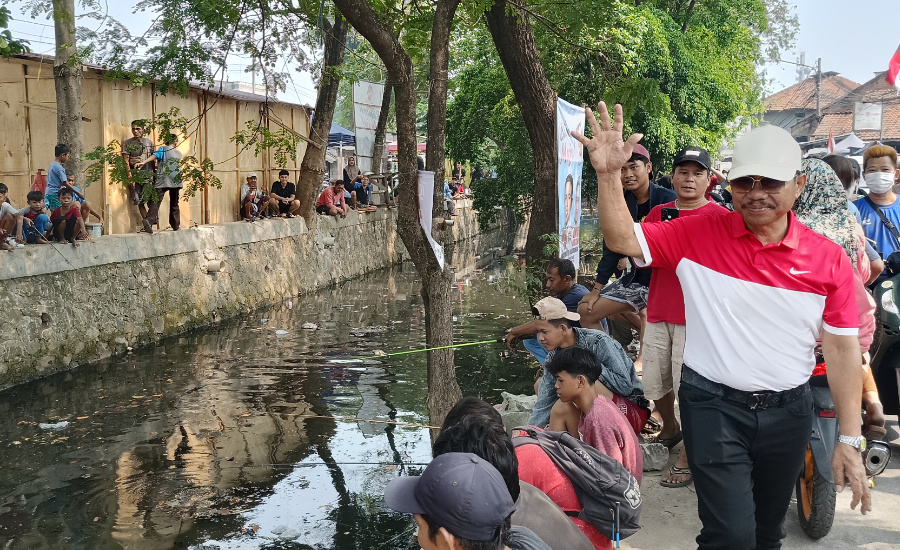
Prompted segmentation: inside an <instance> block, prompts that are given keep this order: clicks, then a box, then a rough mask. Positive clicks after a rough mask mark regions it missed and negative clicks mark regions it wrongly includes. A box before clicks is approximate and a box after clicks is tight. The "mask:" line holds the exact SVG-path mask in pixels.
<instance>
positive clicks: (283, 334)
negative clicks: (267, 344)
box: [275, 329, 290, 338]
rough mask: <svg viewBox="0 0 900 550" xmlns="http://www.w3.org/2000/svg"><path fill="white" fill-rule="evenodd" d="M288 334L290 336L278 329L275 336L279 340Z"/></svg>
mask: <svg viewBox="0 0 900 550" xmlns="http://www.w3.org/2000/svg"><path fill="white" fill-rule="evenodd" d="M288 334H290V333H289V332H288V331H286V330H281V329H278V330H276V331H275V336H277V337H279V338H284V337H285V336H287V335H288Z"/></svg>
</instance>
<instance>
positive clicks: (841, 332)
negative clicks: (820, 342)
mask: <svg viewBox="0 0 900 550" xmlns="http://www.w3.org/2000/svg"><path fill="white" fill-rule="evenodd" d="M822 327H823V328H824V329H825V330H827V331H828V332H830V333H831V334H834V335H835V336H858V335H859V328H837V327H833V326H831V325H829V324H828V323H825V322H823V323H822Z"/></svg>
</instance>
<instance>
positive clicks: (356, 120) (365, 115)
mask: <svg viewBox="0 0 900 550" xmlns="http://www.w3.org/2000/svg"><path fill="white" fill-rule="evenodd" d="M380 114H381V107H375V106H374V105H363V104H362V103H354V104H353V125H354V126H356V129H357V130H359V129H360V128H365V129H366V130H375V128H377V127H378V116H379V115H380Z"/></svg>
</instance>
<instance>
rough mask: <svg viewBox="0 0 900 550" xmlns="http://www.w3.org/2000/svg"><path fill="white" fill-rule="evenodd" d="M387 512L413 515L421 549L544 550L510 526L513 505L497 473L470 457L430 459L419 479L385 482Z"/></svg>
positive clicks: (530, 534)
mask: <svg viewBox="0 0 900 550" xmlns="http://www.w3.org/2000/svg"><path fill="white" fill-rule="evenodd" d="M384 503H385V505H387V507H388V508H390V509H392V510H396V511H398V512H403V513H407V514H413V516H414V518H415V521H416V526H417V527H418V540H419V546H421V547H422V548H423V549H424V550H432V549H435V550H438V549H439V550H472V549H475V548H477V549H479V550H550V547H549V546H547V545H546V544H545V543H544V542H543V541H542V540H541V539H540V538H538V536H537V535H535V534H534V533H533V532H532V531H531V530H529V529H527V528H525V527H511V525H510V516H511V515H512V513H513V511H515V509H516V505H515V503H514V502H513V500H512V497H511V496H510V495H509V490H507V488H506V484H505V483H504V482H503V478H502V477H501V476H500V473H499V472H498V471H497V470H496V468H494V467H493V466H491V465H490V464H489V463H488V462H487V461H486V460H484V459H482V458H480V457H478V456H477V455H474V454H471V453H447V454H443V455H440V456H438V457H436V458H435V459H434V460H432V461H431V463H430V464H429V465H428V467H426V468H425V471H424V472H422V475H421V476H419V477H399V478H397V479H394V480H391V482H390V483H388V485H387V487H386V488H385V491H384Z"/></svg>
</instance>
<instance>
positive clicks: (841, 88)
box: [764, 72, 859, 111]
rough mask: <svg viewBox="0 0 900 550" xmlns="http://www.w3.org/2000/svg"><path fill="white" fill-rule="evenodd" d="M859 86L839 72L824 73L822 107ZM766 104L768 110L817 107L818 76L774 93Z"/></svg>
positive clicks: (767, 99)
mask: <svg viewBox="0 0 900 550" xmlns="http://www.w3.org/2000/svg"><path fill="white" fill-rule="evenodd" d="M857 87H859V84H857V83H856V82H853V81H852V80H850V79H848V78H844V77H843V76H841V75H839V74H837V73H833V72H828V73H822V107H826V106H828V105H831V104H832V103H834V102H835V101H837V100H839V99H841V98H842V97H844V96H845V95H847V93H848V92H850V91H851V90H854V89H855V88H857ZM764 104H765V106H766V110H767V111H786V110H788V109H815V108H816V78H815V77H810V78H807V79H806V80H804V81H803V82H798V83H797V84H794V85H793V86H790V87H788V88H785V89H783V90H781V91H780V92H777V93H774V94H772V95H770V96H769V97H767V98H766V100H765V102H764Z"/></svg>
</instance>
